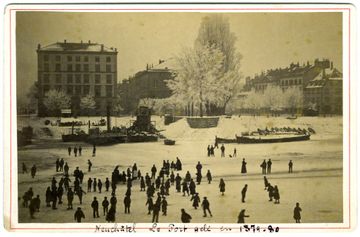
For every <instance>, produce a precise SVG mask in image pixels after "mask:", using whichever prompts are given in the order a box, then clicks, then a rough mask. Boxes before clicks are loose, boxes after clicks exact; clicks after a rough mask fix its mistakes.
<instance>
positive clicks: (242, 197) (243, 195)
mask: <svg viewBox="0 0 360 237" xmlns="http://www.w3.org/2000/svg"><path fill="white" fill-rule="evenodd" d="M247 187H248V185H247V184H245V186H244V187H243V189H242V190H241V202H245V197H246V192H247Z"/></svg>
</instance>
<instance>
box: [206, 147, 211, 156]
mask: <svg viewBox="0 0 360 237" xmlns="http://www.w3.org/2000/svg"><path fill="white" fill-rule="evenodd" d="M210 155H211V149H210V145H208V147H207V156H208V157H210Z"/></svg>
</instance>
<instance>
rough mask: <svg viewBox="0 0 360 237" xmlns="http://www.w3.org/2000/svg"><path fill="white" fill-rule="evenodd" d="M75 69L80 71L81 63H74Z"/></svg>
mask: <svg viewBox="0 0 360 237" xmlns="http://www.w3.org/2000/svg"><path fill="white" fill-rule="evenodd" d="M75 70H76V71H77V72H80V71H81V64H76V65H75Z"/></svg>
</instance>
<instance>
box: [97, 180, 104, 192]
mask: <svg viewBox="0 0 360 237" xmlns="http://www.w3.org/2000/svg"><path fill="white" fill-rule="evenodd" d="M102 185H103V184H102V182H101V179H99V180H98V183H97V186H98V189H99V193H101V189H102Z"/></svg>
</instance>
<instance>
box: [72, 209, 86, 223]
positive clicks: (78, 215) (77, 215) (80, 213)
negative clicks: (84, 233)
mask: <svg viewBox="0 0 360 237" xmlns="http://www.w3.org/2000/svg"><path fill="white" fill-rule="evenodd" d="M82 218H85V214H84V212H83V211H82V210H81V207H78V208H77V210H76V212H75V214H74V219H75V220H76V222H77V223H81V219H82Z"/></svg>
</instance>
